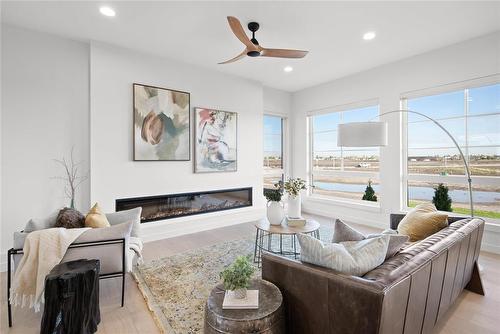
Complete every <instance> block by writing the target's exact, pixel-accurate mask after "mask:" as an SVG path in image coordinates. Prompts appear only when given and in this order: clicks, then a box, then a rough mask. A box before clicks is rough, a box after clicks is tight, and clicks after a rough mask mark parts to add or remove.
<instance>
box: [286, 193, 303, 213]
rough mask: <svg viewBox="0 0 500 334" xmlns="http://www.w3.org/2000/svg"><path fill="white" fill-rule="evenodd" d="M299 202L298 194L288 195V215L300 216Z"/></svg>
mask: <svg viewBox="0 0 500 334" xmlns="http://www.w3.org/2000/svg"><path fill="white" fill-rule="evenodd" d="M301 211H302V208H301V203H300V194H298V195H297V196H289V197H288V217H290V218H300V217H301Z"/></svg>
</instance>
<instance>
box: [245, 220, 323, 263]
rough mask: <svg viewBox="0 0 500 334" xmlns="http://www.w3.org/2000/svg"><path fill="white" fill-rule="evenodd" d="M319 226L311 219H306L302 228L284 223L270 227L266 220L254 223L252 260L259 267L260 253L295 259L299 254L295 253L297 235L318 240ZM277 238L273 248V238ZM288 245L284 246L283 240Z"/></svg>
mask: <svg viewBox="0 0 500 334" xmlns="http://www.w3.org/2000/svg"><path fill="white" fill-rule="evenodd" d="M319 227H320V224H319V223H318V222H317V221H315V220H312V219H307V220H306V224H305V225H304V226H288V225H286V223H285V222H283V223H282V224H281V225H271V224H269V222H268V221H267V219H266V218H264V219H261V220H260V221H258V222H257V223H255V228H256V229H257V231H256V233H255V250H254V257H253V260H254V262H255V263H257V264H258V266H259V267H260V262H261V261H260V257H261V255H262V251H265V252H269V253H273V254H279V255H284V256H293V257H294V258H295V259H297V256H299V255H300V252H298V251H297V234H298V233H304V234H309V235H311V236H313V237H315V238H316V239H319ZM275 235H276V236H277V237H278V238H279V244H277V245H274V246H273V237H274V236H275ZM288 238H289V240H288V245H284V241H285V240H284V239H288Z"/></svg>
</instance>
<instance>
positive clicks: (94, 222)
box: [85, 203, 111, 228]
mask: <svg viewBox="0 0 500 334" xmlns="http://www.w3.org/2000/svg"><path fill="white" fill-rule="evenodd" d="M110 226H111V225H110V224H109V221H108V218H106V215H105V214H104V213H102V211H101V208H100V207H99V204H98V203H96V204H94V206H93V207H92V209H90V211H89V213H87V216H86V217H85V227H92V228H97V227H110Z"/></svg>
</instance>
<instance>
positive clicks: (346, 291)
mask: <svg viewBox="0 0 500 334" xmlns="http://www.w3.org/2000/svg"><path fill="white" fill-rule="evenodd" d="M262 278H263V279H265V280H267V281H270V282H272V283H274V284H275V285H276V286H277V287H278V288H279V289H280V290H281V292H282V294H283V300H284V303H285V314H286V319H287V321H286V323H287V333H339V334H340V333H346V334H349V333H377V331H378V328H379V325H380V324H379V321H380V314H381V311H382V302H383V298H384V288H383V286H382V285H381V284H379V283H377V282H374V281H371V280H367V279H364V278H361V277H355V276H349V275H343V274H340V273H337V272H335V271H333V270H331V269H327V268H322V267H318V266H315V265H311V264H306V263H302V262H300V261H295V260H291V259H287V258H283V257H279V256H276V255H272V254H263V255H262Z"/></svg>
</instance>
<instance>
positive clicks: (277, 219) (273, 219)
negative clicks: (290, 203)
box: [267, 201, 285, 225]
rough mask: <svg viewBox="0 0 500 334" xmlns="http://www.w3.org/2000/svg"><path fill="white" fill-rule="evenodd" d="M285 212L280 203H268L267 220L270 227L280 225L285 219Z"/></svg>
mask: <svg viewBox="0 0 500 334" xmlns="http://www.w3.org/2000/svg"><path fill="white" fill-rule="evenodd" d="M284 211H285V210H284V209H283V205H282V204H281V202H276V201H269V202H268V203H267V220H268V221H269V224H271V225H281V222H282V221H283V218H285V212H284Z"/></svg>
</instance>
